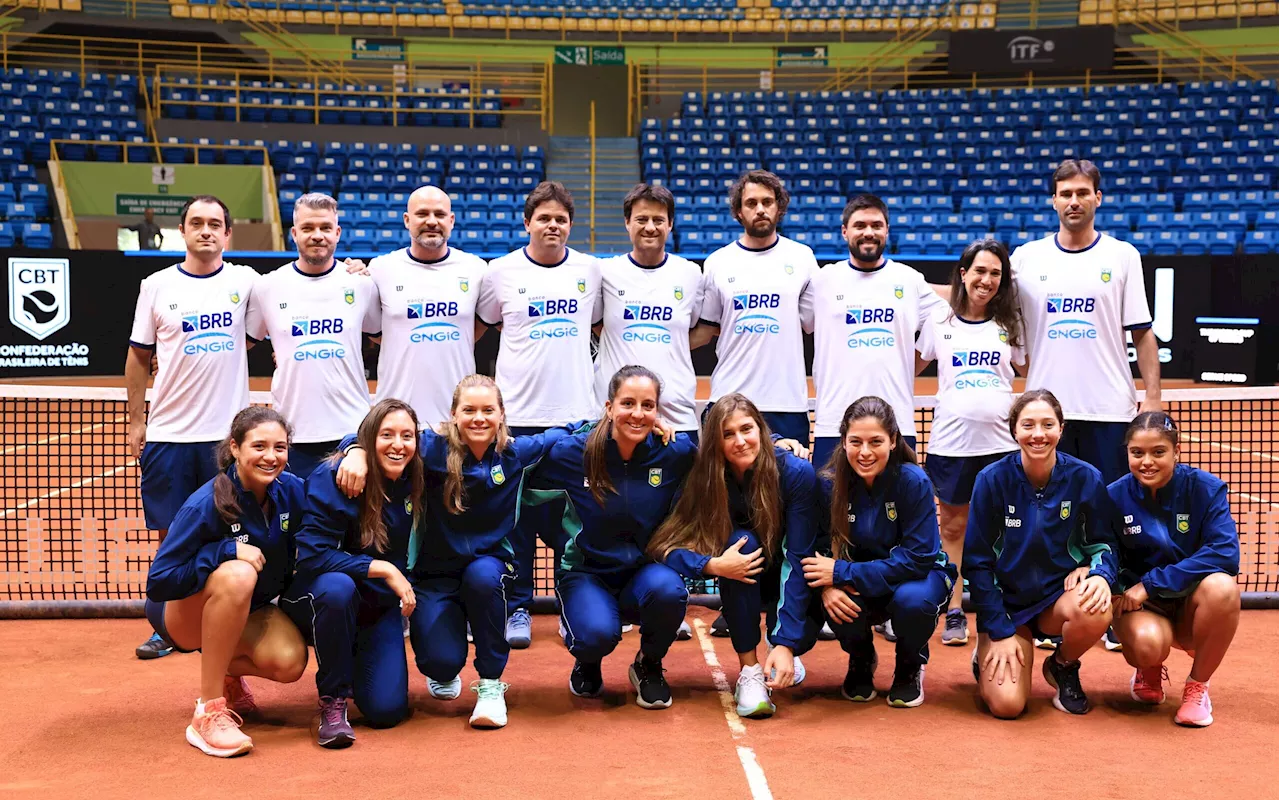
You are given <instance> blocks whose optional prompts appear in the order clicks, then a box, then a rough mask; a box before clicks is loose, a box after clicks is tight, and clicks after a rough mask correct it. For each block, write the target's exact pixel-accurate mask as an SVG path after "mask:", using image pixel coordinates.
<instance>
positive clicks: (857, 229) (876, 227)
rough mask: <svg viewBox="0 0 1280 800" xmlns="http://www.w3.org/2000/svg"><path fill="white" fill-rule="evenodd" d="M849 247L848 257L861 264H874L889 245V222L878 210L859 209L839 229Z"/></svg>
mask: <svg viewBox="0 0 1280 800" xmlns="http://www.w3.org/2000/svg"><path fill="white" fill-rule="evenodd" d="M840 232H841V233H842V234H844V240H845V242H847V243H848V245H849V255H850V256H851V257H852V258H853V259H854V260H855V261H859V262H861V263H863V264H875V263H878V262H879V261H880V256H882V255H883V254H884V248H885V246H886V245H887V244H888V243H889V221H888V220H886V219H885V218H884V214H881V213H880V209H878V208H860V209H858V210H857V211H855V212H853V213H852V214H850V215H849V221H848V222H846V223H845V224H844V226H843V227H842V228H841V229H840Z"/></svg>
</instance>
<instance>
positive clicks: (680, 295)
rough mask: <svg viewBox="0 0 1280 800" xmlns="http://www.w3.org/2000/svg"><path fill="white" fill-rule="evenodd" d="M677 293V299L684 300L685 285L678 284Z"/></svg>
mask: <svg viewBox="0 0 1280 800" xmlns="http://www.w3.org/2000/svg"><path fill="white" fill-rule="evenodd" d="M675 294H676V299H677V300H683V299H684V287H683V286H677V287H676V292H675Z"/></svg>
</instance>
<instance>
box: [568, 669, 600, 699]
mask: <svg viewBox="0 0 1280 800" xmlns="http://www.w3.org/2000/svg"><path fill="white" fill-rule="evenodd" d="M569 691H570V692H572V693H573V694H574V696H575V697H599V696H600V693H601V692H603V691H604V676H603V675H601V674H600V664H599V662H597V663H595V664H585V663H583V662H581V661H574V662H573V672H570V673H569Z"/></svg>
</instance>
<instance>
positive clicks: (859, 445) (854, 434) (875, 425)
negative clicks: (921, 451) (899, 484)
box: [844, 417, 898, 486]
mask: <svg viewBox="0 0 1280 800" xmlns="http://www.w3.org/2000/svg"><path fill="white" fill-rule="evenodd" d="M897 444H898V443H897V441H896V440H895V439H894V438H893V437H892V436H890V435H889V432H888V431H886V430H885V429H884V426H883V425H881V424H880V420H878V419H876V418H875V417H859V418H857V419H854V420H850V422H849V428H848V430H846V431H845V434H844V457H845V458H847V459H848V460H849V466H850V467H853V471H854V472H855V473H856V474H857V476H858V477H859V478H861V479H862V480H863V481H865V482H866V484H867V485H868V486H870V485H871V484H872V483H873V482H874V481H875V479H876V478H878V477H880V473H882V472H884V469H885V467H886V466H888V464H889V455H890V454H891V453H892V452H893V448H894V447H896V446H897Z"/></svg>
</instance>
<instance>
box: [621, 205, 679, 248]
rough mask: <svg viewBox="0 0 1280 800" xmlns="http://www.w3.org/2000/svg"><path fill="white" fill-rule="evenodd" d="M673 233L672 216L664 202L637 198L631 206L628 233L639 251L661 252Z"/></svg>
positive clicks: (634, 246) (632, 244) (632, 243)
mask: <svg viewBox="0 0 1280 800" xmlns="http://www.w3.org/2000/svg"><path fill="white" fill-rule="evenodd" d="M670 233H671V217H670V215H669V214H667V207H666V205H664V204H663V203H658V202H655V201H653V200H637V201H636V202H635V204H634V205H632V206H631V217H630V218H629V219H628V220H627V234H628V235H629V236H630V237H631V246H632V247H633V248H634V249H635V251H636V252H637V253H655V254H656V253H661V252H662V251H663V250H665V249H666V247H667V236H668V235H669V234H670Z"/></svg>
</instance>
